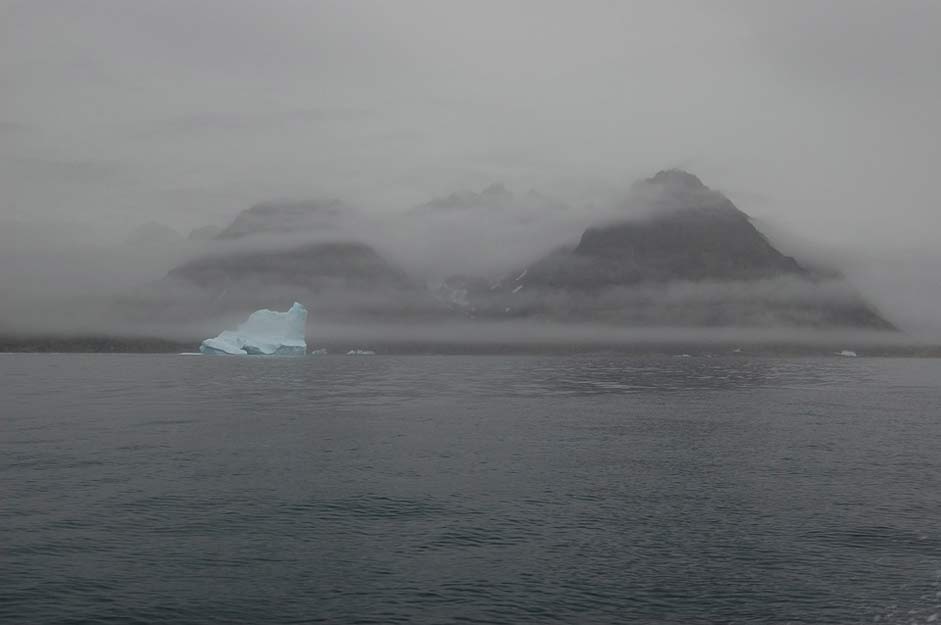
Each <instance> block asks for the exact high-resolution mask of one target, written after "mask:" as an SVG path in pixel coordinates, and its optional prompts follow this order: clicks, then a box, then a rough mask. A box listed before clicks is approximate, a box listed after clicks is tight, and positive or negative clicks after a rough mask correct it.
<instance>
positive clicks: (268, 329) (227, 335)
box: [199, 302, 307, 356]
mask: <svg viewBox="0 0 941 625" xmlns="http://www.w3.org/2000/svg"><path fill="white" fill-rule="evenodd" d="M306 326H307V309H306V308H304V307H303V306H301V305H300V304H298V303H297V302H294V305H293V306H291V309H290V310H288V311H287V312H277V311H274V310H268V309H262V310H256V311H255V312H253V313H252V314H251V315H249V317H248V319H247V320H245V321H244V322H243V323H242V324H240V325H239V327H238V328H236V329H235V330H226V331H225V332H223V333H222V334H220V335H219V336H217V337H215V338H211V339H206V340H205V341H203V342H202V344H201V345H200V346H199V351H200V352H202V353H204V354H232V355H239V356H244V355H259V356H303V355H305V354H306V353H307V343H306V342H305V341H304V333H305V329H306Z"/></svg>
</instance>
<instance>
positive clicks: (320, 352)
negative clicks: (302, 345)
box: [310, 347, 327, 356]
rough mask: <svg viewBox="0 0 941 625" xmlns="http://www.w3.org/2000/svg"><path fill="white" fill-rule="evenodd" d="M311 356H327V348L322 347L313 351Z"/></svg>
mask: <svg viewBox="0 0 941 625" xmlns="http://www.w3.org/2000/svg"><path fill="white" fill-rule="evenodd" d="M310 355H311V356H326V355H327V349H326V348H325V347H321V348H320V349H314V350H311V352H310Z"/></svg>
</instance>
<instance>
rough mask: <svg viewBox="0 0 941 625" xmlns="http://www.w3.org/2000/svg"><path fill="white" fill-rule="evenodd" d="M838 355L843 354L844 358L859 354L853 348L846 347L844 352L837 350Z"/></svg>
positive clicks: (854, 356)
mask: <svg viewBox="0 0 941 625" xmlns="http://www.w3.org/2000/svg"><path fill="white" fill-rule="evenodd" d="M836 355H837V356H843V357H844V358H856V356H858V355H859V354H857V353H856V352H854V351H852V350H849V349H844V350H843V351H842V352H837V353H836Z"/></svg>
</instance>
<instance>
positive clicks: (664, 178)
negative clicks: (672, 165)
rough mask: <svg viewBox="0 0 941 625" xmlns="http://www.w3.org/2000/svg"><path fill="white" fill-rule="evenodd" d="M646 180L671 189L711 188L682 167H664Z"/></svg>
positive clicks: (694, 189)
mask: <svg viewBox="0 0 941 625" xmlns="http://www.w3.org/2000/svg"><path fill="white" fill-rule="evenodd" d="M644 182H646V183H649V184H657V185H662V186H665V187H669V188H671V189H683V190H690V191H697V190H702V191H706V190H708V189H709V188H708V187H707V186H706V185H704V184H703V183H702V180H700V179H699V178H698V177H697V176H694V175H693V174H691V173H689V172H688V171H684V170H682V169H664V170H663V171H659V172H657V173H656V174H655V175H654V176H653V177H651V178H647V179H646V180H645V181H644Z"/></svg>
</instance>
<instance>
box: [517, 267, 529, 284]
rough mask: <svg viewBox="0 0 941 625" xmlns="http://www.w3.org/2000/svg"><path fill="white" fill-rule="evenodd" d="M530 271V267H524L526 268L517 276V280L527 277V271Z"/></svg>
mask: <svg viewBox="0 0 941 625" xmlns="http://www.w3.org/2000/svg"><path fill="white" fill-rule="evenodd" d="M528 271H529V267H527V268H526V269H524V270H523V273H521V274H520V275H518V276H516V281H517V282H519V281H520V280H522V279H523V278H525V277H526V272H528Z"/></svg>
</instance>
